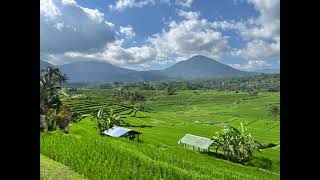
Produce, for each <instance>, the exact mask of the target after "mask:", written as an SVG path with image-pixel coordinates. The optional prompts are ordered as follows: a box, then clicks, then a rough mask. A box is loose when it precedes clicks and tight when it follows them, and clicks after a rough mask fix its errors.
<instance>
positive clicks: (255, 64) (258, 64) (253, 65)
mask: <svg viewBox="0 0 320 180" xmlns="http://www.w3.org/2000/svg"><path fill="white" fill-rule="evenodd" d="M229 66H231V67H233V68H235V69H239V70H244V71H253V70H255V69H258V68H266V67H270V66H271V65H270V64H268V63H267V62H265V61H248V63H247V64H244V65H242V64H229Z"/></svg>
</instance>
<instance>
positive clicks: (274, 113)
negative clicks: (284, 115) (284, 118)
mask: <svg viewBox="0 0 320 180" xmlns="http://www.w3.org/2000/svg"><path fill="white" fill-rule="evenodd" d="M269 113H270V114H271V115H272V116H273V118H274V120H277V116H278V115H280V106H277V105H273V106H271V107H270V108H269Z"/></svg>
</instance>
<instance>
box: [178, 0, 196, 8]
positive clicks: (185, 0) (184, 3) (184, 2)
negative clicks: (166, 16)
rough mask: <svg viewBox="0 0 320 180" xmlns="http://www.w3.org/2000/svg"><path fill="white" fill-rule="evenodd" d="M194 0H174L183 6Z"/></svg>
mask: <svg viewBox="0 0 320 180" xmlns="http://www.w3.org/2000/svg"><path fill="white" fill-rule="evenodd" d="M193 1H194V0H176V3H177V4H178V5H180V6H183V7H191V5H192V3H193Z"/></svg>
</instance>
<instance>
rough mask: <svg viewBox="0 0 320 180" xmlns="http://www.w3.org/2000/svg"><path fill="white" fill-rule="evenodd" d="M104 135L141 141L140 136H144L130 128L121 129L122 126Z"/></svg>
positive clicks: (107, 131) (115, 127)
mask: <svg viewBox="0 0 320 180" xmlns="http://www.w3.org/2000/svg"><path fill="white" fill-rule="evenodd" d="M103 134H105V135H107V136H111V137H117V138H118V137H128V138H129V139H134V138H136V137H138V140H139V135H140V134H142V133H140V132H138V131H134V130H131V129H128V128H124V127H120V126H114V127H112V128H110V129H108V130H106V131H104V132H103Z"/></svg>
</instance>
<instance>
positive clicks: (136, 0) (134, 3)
mask: <svg viewBox="0 0 320 180" xmlns="http://www.w3.org/2000/svg"><path fill="white" fill-rule="evenodd" d="M147 5H155V0H117V1H116V3H115V5H109V8H110V9H112V10H117V11H122V10H124V9H127V8H133V7H138V8H141V7H143V6H147Z"/></svg>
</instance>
